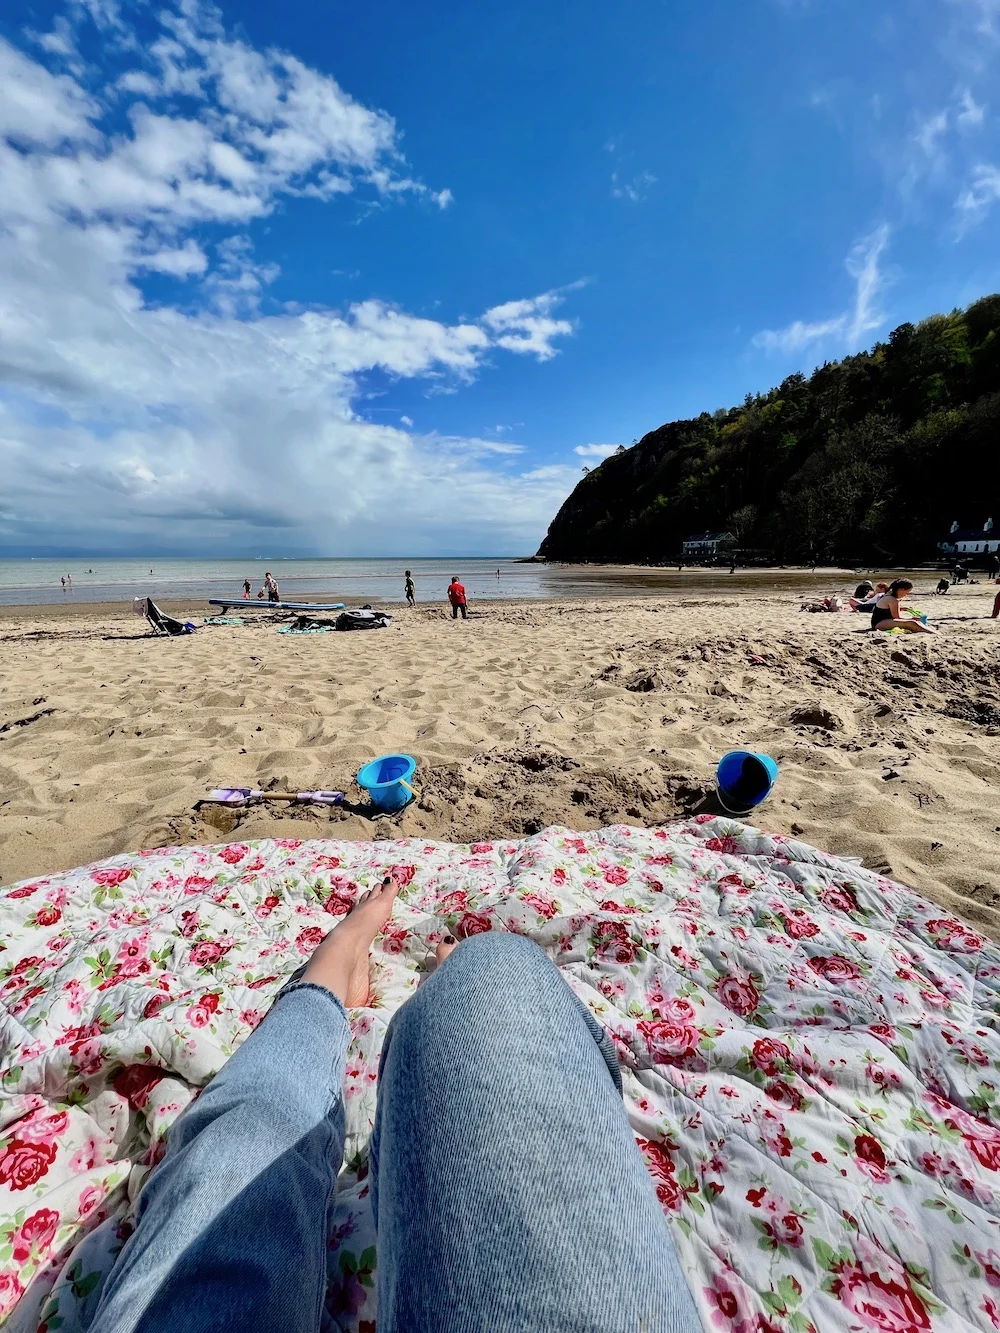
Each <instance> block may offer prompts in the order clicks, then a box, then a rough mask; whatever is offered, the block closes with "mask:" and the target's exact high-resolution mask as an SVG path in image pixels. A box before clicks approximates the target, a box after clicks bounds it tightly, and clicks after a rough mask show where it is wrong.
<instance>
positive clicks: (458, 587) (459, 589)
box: [448, 574, 469, 620]
mask: <svg viewBox="0 0 1000 1333" xmlns="http://www.w3.org/2000/svg"><path fill="white" fill-rule="evenodd" d="M448 601H449V602H451V618H452V620H457V619H458V613H459V611H461V613H462V619H463V620H468V618H469V611H468V607H467V605H466V601H465V588H464V586H463V585H462V584H461V583H459V581H458V575H457V574H453V575H452V578H451V582H450V583H449V584H448Z"/></svg>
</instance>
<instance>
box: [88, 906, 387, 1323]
mask: <svg viewBox="0 0 1000 1333" xmlns="http://www.w3.org/2000/svg"><path fill="white" fill-rule="evenodd" d="M394 899H395V886H393V885H391V884H390V883H389V882H388V881H387V883H386V884H385V885H383V886H382V888H380V889H377V890H375V891H374V892H373V893H371V894H370V895H369V894H365V895H363V896H362V899H361V900H360V901H359V904H358V906H357V907H356V908H355V909H354V911H353V912H351V913H350V915H348V916H347V917H346V918H345V919H344V921H343V922H342V923H341V925H339V926H338V927H337V928H336V930H334V931H332V932H331V933H330V934H329V935H328V936H327V937H326V939H325V940H324V941H323V943H322V944H321V945H320V947H319V948H318V949H317V950H316V952H315V954H313V957H312V958H311V959H310V962H309V964H308V966H307V967H306V969H305V973H304V976H303V979H302V981H300V982H296V983H294V984H293V985H292V986H289V987H286V988H285V989H284V990H283V991H282V992H281V993H280V994H279V996H278V998H277V999H276V1001H275V1003H274V1005H273V1007H272V1009H271V1011H270V1013H269V1014H268V1015H267V1017H266V1018H265V1019H264V1021H263V1023H262V1024H261V1025H260V1027H259V1028H257V1030H256V1031H255V1032H253V1033H251V1035H250V1036H249V1037H248V1038H247V1040H246V1041H245V1042H244V1043H243V1045H242V1046H241V1047H240V1048H239V1050H238V1051H237V1052H236V1054H235V1055H233V1056H232V1058H231V1059H230V1060H229V1061H227V1063H226V1064H225V1065H224V1066H223V1067H222V1069H221V1070H220V1072H219V1073H218V1074H217V1075H216V1077H215V1078H214V1079H213V1080H212V1082H211V1083H210V1084H209V1085H208V1087H207V1088H206V1089H205V1091H204V1092H203V1093H202V1094H201V1096H200V1097H199V1098H198V1099H197V1101H195V1102H194V1103H193V1104H192V1105H191V1107H190V1108H189V1109H188V1110H187V1111H186V1112H185V1113H184V1114H183V1115H182V1116H181V1117H180V1118H179V1119H178V1121H177V1123H176V1124H175V1125H174V1126H173V1128H172V1129H171V1131H170V1134H169V1138H168V1142H167V1154H166V1156H165V1157H164V1159H163V1161H162V1162H161V1163H160V1165H159V1166H157V1167H156V1169H155V1170H154V1171H153V1173H152V1174H151V1175H150V1177H149V1180H148V1181H147V1183H146V1184H145V1186H144V1187H143V1191H142V1194H141V1196H140V1200H139V1206H138V1215H137V1224H136V1230H135V1232H134V1234H133V1235H132V1236H131V1237H130V1239H129V1240H128V1241H127V1242H126V1244H125V1247H124V1249H123V1250H122V1253H121V1256H120V1257H119V1259H118V1261H117V1263H116V1264H115V1266H114V1268H113V1269H112V1271H111V1274H110V1276H109V1277H108V1281H107V1284H106V1285H105V1288H104V1291H103V1293H102V1295H101V1299H100V1303H99V1304H98V1307H97V1311H96V1313H95V1316H94V1321H93V1323H92V1325H91V1329H92V1330H93V1331H94V1333H133V1331H135V1333H139V1330H141V1333H202V1330H204V1333H209V1330H212V1333H219V1331H220V1330H226V1331H227V1333H228V1331H230V1330H231V1331H232V1333H237V1330H243V1329H254V1330H262V1331H263V1333H270V1331H271V1330H274V1333H278V1331H279V1330H280V1333H317V1330H318V1329H319V1323H320V1316H321V1311H322V1308H323V1299H324V1295H325V1292H326V1277H327V1254H326V1249H327V1233H328V1226H327V1222H328V1217H329V1215H330V1211H331V1208H332V1203H333V1195H334V1190H335V1188H336V1182H337V1173H338V1171H339V1170H340V1165H341V1161H342V1157H343V1148H344V1114H343V1102H342V1097H341V1091H342V1086H343V1081H344V1063H345V1059H346V1055H347V1046H348V1042H349V1041H350V1026H349V1024H348V1021H347V1015H346V1013H345V1004H346V1005H359V1004H364V1003H366V1001H367V998H368V949H369V946H370V944H371V941H372V939H373V938H374V936H375V934H376V933H377V932H378V930H379V929H380V928H381V926H382V925H384V924H385V921H386V920H387V919H388V917H389V914H390V913H391V911H392V903H393V900H394Z"/></svg>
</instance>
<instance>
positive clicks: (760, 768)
mask: <svg viewBox="0 0 1000 1333" xmlns="http://www.w3.org/2000/svg"><path fill="white" fill-rule="evenodd" d="M777 777H778V765H777V764H776V763H775V762H774V760H773V759H772V758H771V756H770V755H769V754H757V753H756V752H755V751H753V750H730V751H729V753H728V754H724V755H723V756H722V758H721V759H720V760H719V767H718V768H717V769H716V770H715V786H716V790H717V791H718V794H719V803H720V804H721V805H722V807H723V809H724V810H727V811H728V812H729V813H730V814H731V815H745V814H748V813H749V812H750V811H751V810H752V809H753V808H754V806H757V805H760V803H761V801H764V800H766V799H767V797H768V796H769V795H770V794H771V788H772V787H773V786H774V784H775V781H776V780H777Z"/></svg>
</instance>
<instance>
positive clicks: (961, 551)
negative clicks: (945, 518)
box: [938, 518, 1000, 555]
mask: <svg viewBox="0 0 1000 1333" xmlns="http://www.w3.org/2000/svg"><path fill="white" fill-rule="evenodd" d="M938 548H939V549H940V550H942V551H946V552H947V553H948V554H949V555H989V554H990V553H991V552H1000V531H995V530H994V528H993V520H992V519H991V518H988V519H987V520H986V522H985V523H984V524H983V526H982V527H981V528H960V527H959V526H958V521H957V519H956V521H955V522H954V523H953V524H952V525H951V531H950V532H949V533H948V535H947V537H945V539H944V541H942V542H938Z"/></svg>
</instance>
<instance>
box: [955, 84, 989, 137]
mask: <svg viewBox="0 0 1000 1333" xmlns="http://www.w3.org/2000/svg"><path fill="white" fill-rule="evenodd" d="M958 106H959V109H958V111H957V112H956V113H955V121H956V123H957V124H958V125H961V126H962V128H963V129H975V128H977V127H978V126H980V125H982V124H983V122H984V121H985V119H986V108H985V107H984V106H980V104H979V103H978V102H977V101H976V99H975V98H974V97H973V96H972V93H971V92H970V91H969V89H968V88H963V90H962V94H961V96H960V98H959V103H958Z"/></svg>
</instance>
